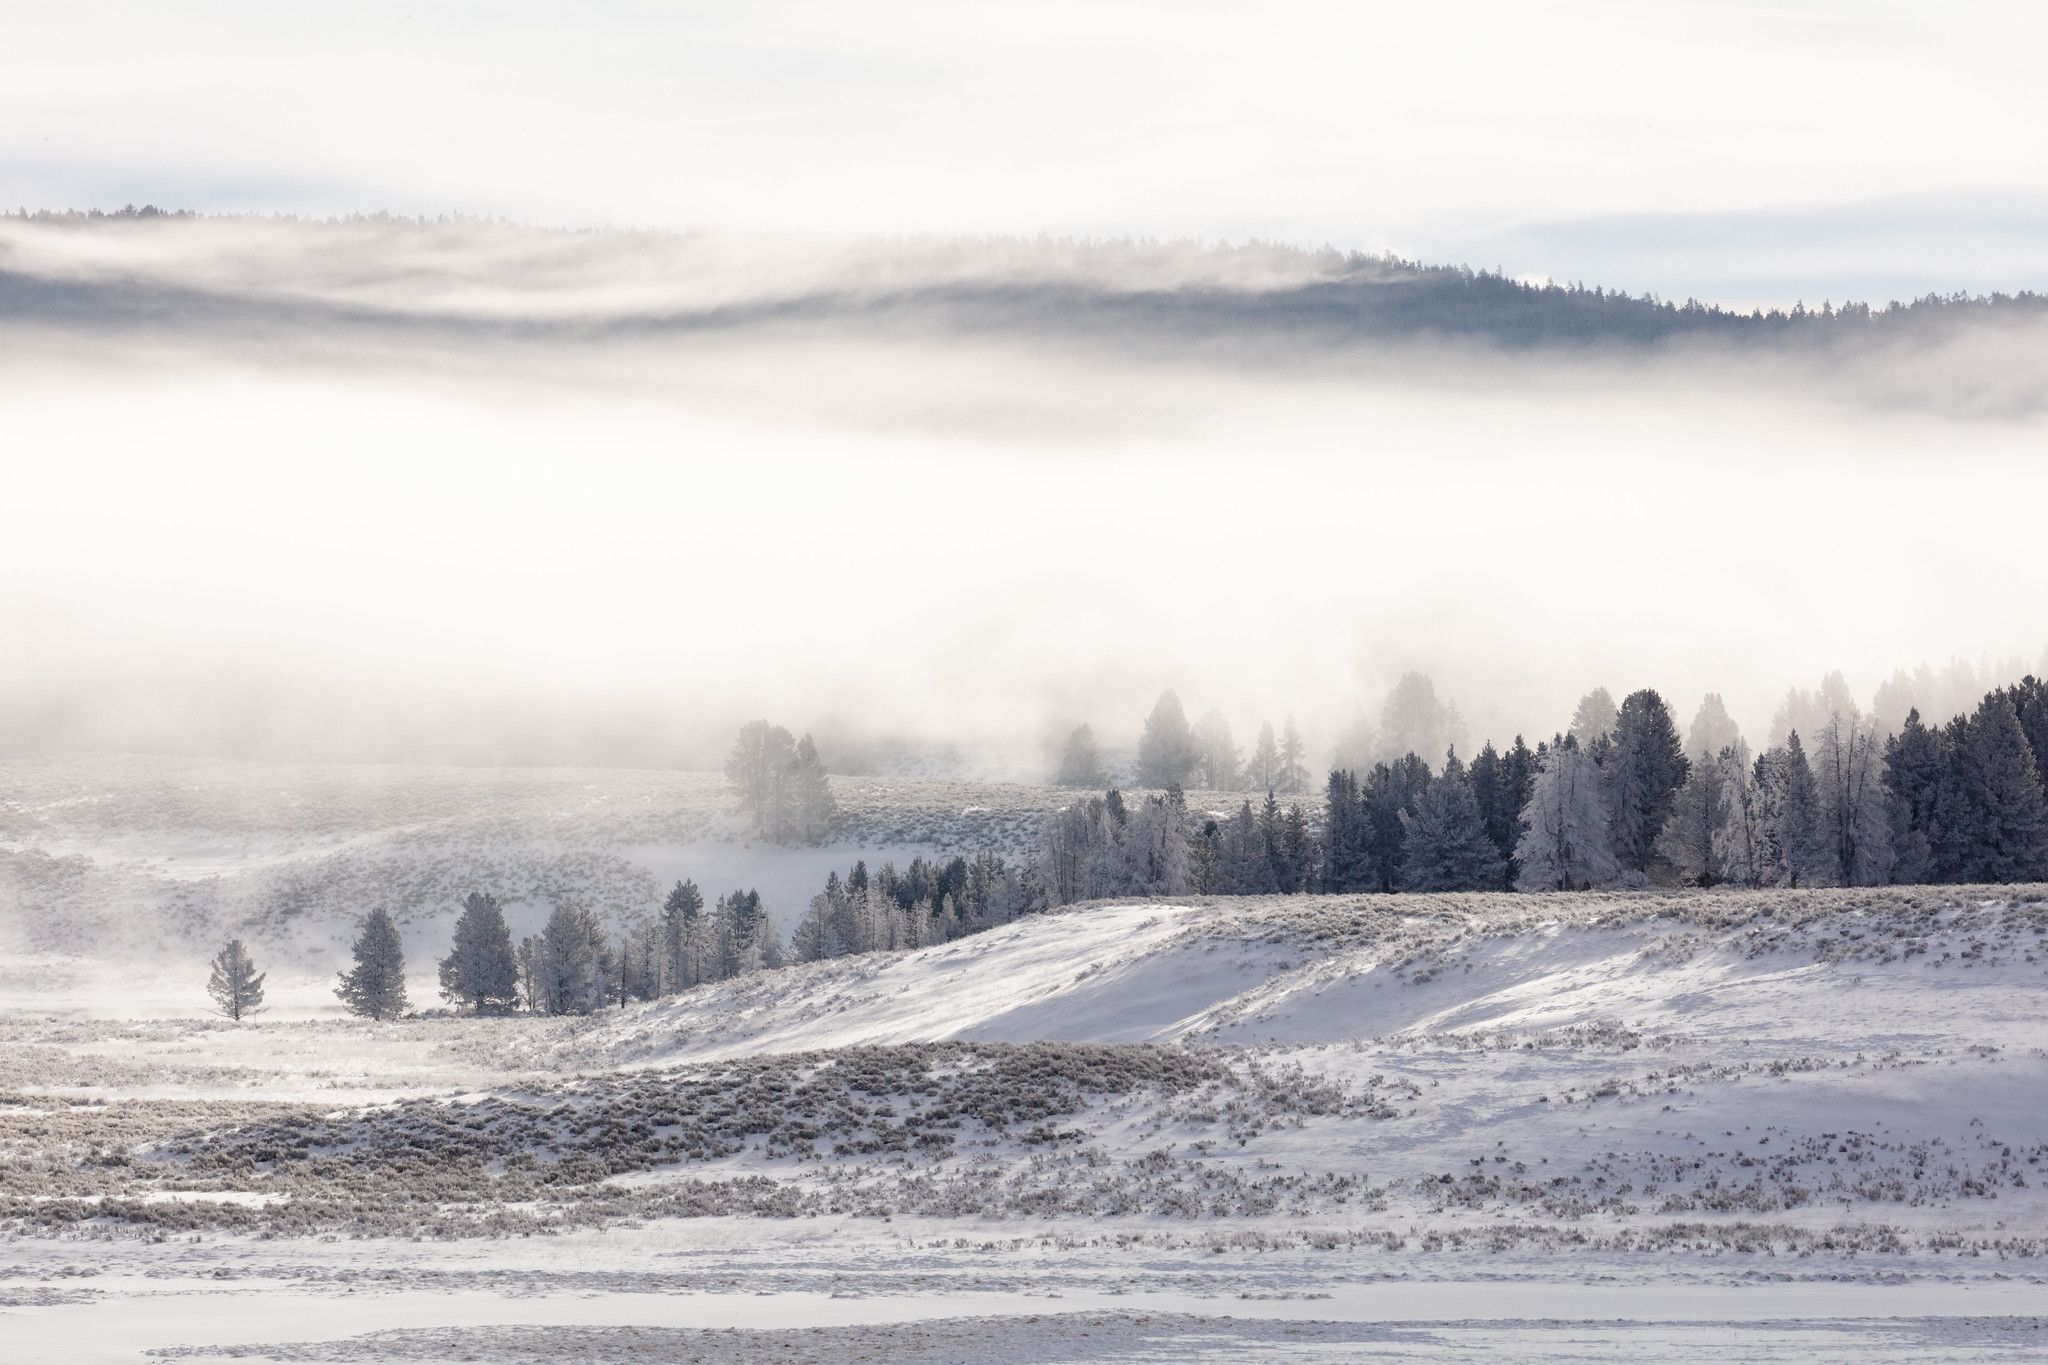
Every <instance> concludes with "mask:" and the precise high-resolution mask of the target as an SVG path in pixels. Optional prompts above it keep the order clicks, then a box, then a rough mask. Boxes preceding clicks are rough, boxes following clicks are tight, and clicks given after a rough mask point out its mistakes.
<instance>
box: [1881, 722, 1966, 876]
mask: <svg viewBox="0 0 2048 1365" xmlns="http://www.w3.org/2000/svg"><path fill="white" fill-rule="evenodd" d="M1951 763H1952V758H1951V756H1950V754H1949V751H1948V745H1947V742H1946V738H1945V736H1944V735H1943V734H1942V732H1941V731H1940V730H1930V729H1928V728H1927V726H1926V725H1925V724H1923V723H1922V722H1921V719H1920V708H1919V707H1917V706H1916V707H1912V708H1909V709H1908V710H1907V712H1906V723H1905V724H1904V725H1902V726H1900V727H1899V732H1898V733H1897V734H1895V735H1893V736H1892V737H1891V738H1890V739H1889V740H1887V741H1886V742H1885V746H1884V788H1885V805H1886V816H1887V818H1888V819H1889V820H1890V822H1891V829H1892V853H1893V855H1894V861H1893V863H1892V880H1893V881H1894V882H1898V883H1902V884H1909V885H1910V884H1916V883H1920V882H1931V881H1939V880H1943V878H1942V877H1941V876H1940V873H1939V871H1938V870H1937V868H1936V864H1935V855H1934V849H1935V840H1936V838H1938V837H1939V834H1940V813H1941V812H1940V804H1941V798H1942V793H1943V791H1944V789H1945V788H1946V787H1947V786H1948V785H1949V783H1950V780H1951V774H1950V771H1949V770H1950V765H1951Z"/></svg>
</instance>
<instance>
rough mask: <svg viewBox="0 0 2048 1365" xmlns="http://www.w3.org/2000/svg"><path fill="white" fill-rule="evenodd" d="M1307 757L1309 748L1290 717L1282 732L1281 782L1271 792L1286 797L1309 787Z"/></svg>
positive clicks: (1272, 786) (1274, 784)
mask: <svg viewBox="0 0 2048 1365" xmlns="http://www.w3.org/2000/svg"><path fill="white" fill-rule="evenodd" d="M1307 757H1308V746H1307V745H1306V744H1303V743H1302V742H1301V731H1299V730H1297V729H1295V728H1294V717H1293V716H1289V717H1288V718H1287V724H1286V725H1285V726H1284V727H1283V728H1282V729H1281V732H1280V780H1279V781H1278V782H1276V783H1273V784H1271V786H1270V787H1269V790H1272V791H1277V792H1280V793H1281V794H1283V795H1285V794H1287V793H1291V792H1298V791H1300V790H1302V789H1303V788H1304V787H1306V786H1308V764H1307V762H1306V761H1305V760H1306V759H1307Z"/></svg>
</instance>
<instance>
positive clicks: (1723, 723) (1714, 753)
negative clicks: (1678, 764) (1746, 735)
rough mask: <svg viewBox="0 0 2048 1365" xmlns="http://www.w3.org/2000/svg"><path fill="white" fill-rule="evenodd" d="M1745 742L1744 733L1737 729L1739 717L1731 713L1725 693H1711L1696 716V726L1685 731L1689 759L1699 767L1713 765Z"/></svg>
mask: <svg viewBox="0 0 2048 1365" xmlns="http://www.w3.org/2000/svg"><path fill="white" fill-rule="evenodd" d="M1741 742H1742V731H1741V730H1739V729H1737V728H1736V725H1735V718H1734V717H1733V716H1730V715H1729V714H1728V707H1727V704H1726V703H1725V702H1723V701H1722V700H1721V694H1720V693H1719V692H1709V693H1707V695H1706V696H1705V697H1704V698H1702V699H1701V701H1700V709H1699V710H1698V711H1695V712H1694V713H1693V717H1692V725H1691V726H1690V727H1689V728H1688V729H1687V730H1686V732H1685V756H1686V757H1687V758H1688V759H1691V760H1692V762H1693V764H1694V765H1695V766H1711V765H1712V764H1713V763H1714V762H1715V761H1716V760H1717V759H1719V758H1720V756H1721V751H1722V750H1723V749H1727V748H1730V747H1732V746H1734V745H1736V744H1740V743H1741Z"/></svg>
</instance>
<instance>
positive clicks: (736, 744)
mask: <svg viewBox="0 0 2048 1365" xmlns="http://www.w3.org/2000/svg"><path fill="white" fill-rule="evenodd" d="M795 767H796V739H795V738H794V737H793V736H792V735H791V734H790V733H789V731H787V730H785V729H783V728H782V727H781V726H780V725H770V724H769V723H768V722H767V721H765V720H755V721H748V722H747V723H746V724H745V725H743V726H741V727H740V733H739V737H738V738H737V739H735V740H734V741H733V746H732V752H731V753H730V754H728V755H727V756H726V760H725V777H726V781H728V782H730V783H731V784H732V789H733V795H734V796H735V797H736V798H737V799H738V801H739V807H740V810H741V811H743V812H745V813H746V814H748V815H751V816H752V817H753V824H754V833H755V834H756V835H760V836H763V837H766V838H780V837H782V831H783V830H784V829H785V828H786V827H787V824H788V810H789V807H790V805H791V799H790V798H791V796H792V791H791V787H792V782H791V778H792V777H793V775H794V770H795Z"/></svg>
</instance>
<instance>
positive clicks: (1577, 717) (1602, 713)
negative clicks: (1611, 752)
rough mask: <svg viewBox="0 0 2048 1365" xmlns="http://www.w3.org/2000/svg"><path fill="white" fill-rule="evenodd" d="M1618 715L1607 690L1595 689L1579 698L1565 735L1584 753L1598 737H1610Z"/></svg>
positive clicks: (1602, 688)
mask: <svg viewBox="0 0 2048 1365" xmlns="http://www.w3.org/2000/svg"><path fill="white" fill-rule="evenodd" d="M1620 715H1621V713H1620V712H1619V711H1617V710H1616V709H1615V706H1614V698H1613V697H1612V696H1611V695H1609V693H1608V691H1607V689H1606V688H1604V687H1596V688H1594V689H1593V690H1592V691H1591V692H1588V693H1587V694H1586V695H1585V696H1583V697H1580V698H1579V705H1578V709H1576V710H1574V711H1573V712H1572V726H1571V729H1570V730H1568V731H1566V733H1567V734H1569V735H1570V736H1571V737H1572V738H1573V739H1575V740H1577V741H1578V745H1579V748H1580V750H1581V751H1584V750H1586V749H1587V748H1588V747H1589V746H1590V745H1591V744H1592V743H1593V741H1594V740H1596V739H1598V738H1600V736H1602V735H1612V734H1613V733H1614V724H1615V721H1616V720H1618V719H1619V718H1620Z"/></svg>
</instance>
